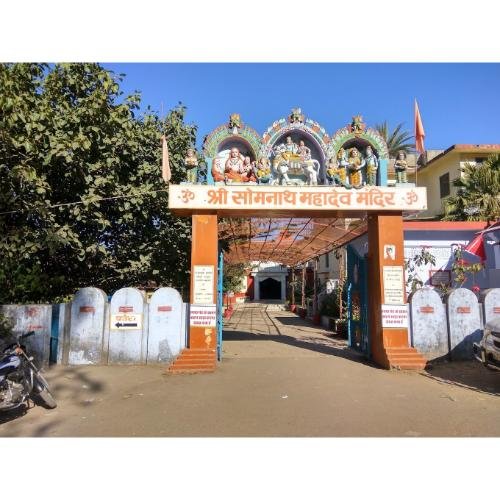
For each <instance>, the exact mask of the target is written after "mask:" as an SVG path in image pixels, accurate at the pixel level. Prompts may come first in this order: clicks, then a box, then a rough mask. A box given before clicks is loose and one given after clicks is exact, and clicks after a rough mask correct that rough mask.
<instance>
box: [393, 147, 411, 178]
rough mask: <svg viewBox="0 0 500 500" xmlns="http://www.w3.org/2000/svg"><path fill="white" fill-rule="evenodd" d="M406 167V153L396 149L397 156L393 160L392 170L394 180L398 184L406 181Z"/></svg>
mask: <svg viewBox="0 0 500 500" xmlns="http://www.w3.org/2000/svg"><path fill="white" fill-rule="evenodd" d="M407 169H408V162H407V161H406V153H405V152H404V151H402V150H401V151H398V157H397V158H396V161H395V162H394V170H395V171H396V182H397V183H398V184H401V183H405V182H407V180H406V171H407Z"/></svg>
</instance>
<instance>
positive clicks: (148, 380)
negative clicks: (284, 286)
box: [0, 304, 500, 437]
mask: <svg viewBox="0 0 500 500" xmlns="http://www.w3.org/2000/svg"><path fill="white" fill-rule="evenodd" d="M326 333H327V332H326V331H324V330H322V329H320V328H316V327H313V326H312V325H311V323H309V322H306V321H304V320H302V319H300V318H298V317H297V316H295V315H294V314H291V313H289V312H286V311H280V310H277V307H276V306H273V305H270V306H267V305H265V304H246V305H244V306H241V307H240V308H238V309H237V310H236V311H235V314H234V315H233V317H232V319H231V321H229V322H228V323H227V325H226V328H225V332H224V359H223V361H222V363H221V364H220V366H219V368H218V369H217V371H216V372H215V373H209V374H194V375H165V374H164V367H160V366H84V367H68V366H57V367H54V368H52V369H50V370H49V371H48V373H47V379H48V380H49V382H50V384H51V387H52V388H53V392H54V394H55V396H56V399H57V400H58V403H59V406H58V407H57V408H56V409H55V410H46V409H44V408H42V407H40V406H36V407H34V408H30V409H29V410H28V411H27V412H23V411H14V412H10V413H4V414H0V437H6V436H49V437H50V436H403V437H404V436H499V435H500V398H499V397H498V396H499V395H500V372H498V373H497V372H489V371H488V370H486V369H484V368H483V367H482V366H481V365H480V364H479V363H477V362H464V363H449V364H445V365H441V366H437V367H434V368H433V369H432V370H431V371H428V372H424V373H404V372H390V371H386V370H382V369H379V368H377V367H375V366H373V365H371V364H369V363H366V362H365V361H363V359H362V358H360V357H359V356H358V355H357V354H356V353H354V352H352V351H351V350H350V349H349V348H347V346H346V343H345V341H344V340H342V339H335V338H329V337H327V336H326V335H325V334H326Z"/></svg>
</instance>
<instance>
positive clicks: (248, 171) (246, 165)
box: [241, 156, 257, 182]
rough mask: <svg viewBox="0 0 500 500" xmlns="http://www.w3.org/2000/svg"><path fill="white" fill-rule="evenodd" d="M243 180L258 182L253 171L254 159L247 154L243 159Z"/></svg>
mask: <svg viewBox="0 0 500 500" xmlns="http://www.w3.org/2000/svg"><path fill="white" fill-rule="evenodd" d="M241 180H242V182H257V179H256V178H255V175H254V173H253V166H252V160H251V158H250V156H245V158H244V160H243V172H242V175H241Z"/></svg>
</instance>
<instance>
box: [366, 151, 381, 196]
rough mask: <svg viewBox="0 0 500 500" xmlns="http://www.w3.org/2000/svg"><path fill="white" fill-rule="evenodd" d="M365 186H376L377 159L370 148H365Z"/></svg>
mask: <svg viewBox="0 0 500 500" xmlns="http://www.w3.org/2000/svg"><path fill="white" fill-rule="evenodd" d="M365 163H366V184H368V185H369V186H376V185H377V170H378V158H377V157H376V155H375V153H374V152H373V149H372V147H371V146H366V157H365Z"/></svg>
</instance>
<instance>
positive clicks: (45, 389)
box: [32, 373, 57, 410]
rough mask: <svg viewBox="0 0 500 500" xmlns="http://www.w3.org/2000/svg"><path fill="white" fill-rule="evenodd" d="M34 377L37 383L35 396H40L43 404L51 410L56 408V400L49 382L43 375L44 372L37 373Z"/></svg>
mask: <svg viewBox="0 0 500 500" xmlns="http://www.w3.org/2000/svg"><path fill="white" fill-rule="evenodd" d="M34 379H35V384H34V391H33V393H34V395H35V398H39V399H40V400H41V401H42V403H43V405H44V406H45V407H46V408H48V409H49V410H52V409H53V408H56V407H57V403H56V400H55V399H54V396H52V393H51V392H50V390H49V384H48V383H47V381H46V380H45V378H44V377H43V376H42V374H40V373H35V374H34ZM32 399H33V398H32Z"/></svg>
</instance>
